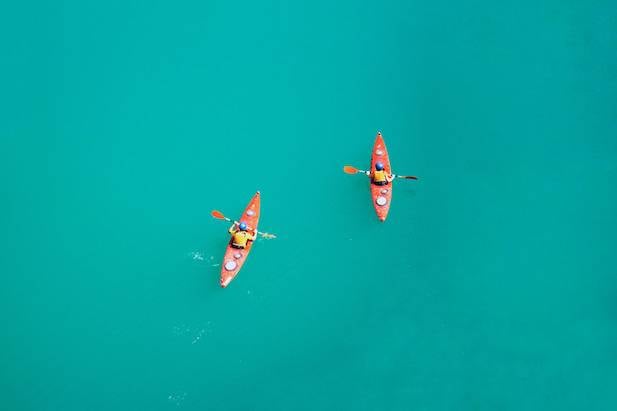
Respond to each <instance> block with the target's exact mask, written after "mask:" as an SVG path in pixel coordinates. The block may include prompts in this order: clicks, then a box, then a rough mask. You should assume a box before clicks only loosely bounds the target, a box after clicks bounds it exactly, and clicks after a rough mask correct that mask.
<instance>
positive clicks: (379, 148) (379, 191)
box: [369, 132, 392, 221]
mask: <svg viewBox="0 0 617 411" xmlns="http://www.w3.org/2000/svg"><path fill="white" fill-rule="evenodd" d="M378 161H381V162H382V163H383V165H384V170H385V171H386V173H388V174H392V169H391V168H390V157H389V156H388V150H387V149H386V143H385V142H384V141H383V136H382V135H381V132H378V133H377V138H375V145H374V146H373V153H372V154H371V168H370V170H371V172H373V171H374V170H375V163H377V162H378ZM369 184H370V185H371V198H372V199H373V206H374V207H375V212H377V217H378V218H379V220H381V221H386V217H388V211H390V202H391V201H392V182H390V183H389V184H387V185H385V186H378V185H375V184H373V181H372V180H369Z"/></svg>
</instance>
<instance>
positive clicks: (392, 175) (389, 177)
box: [386, 174, 396, 183]
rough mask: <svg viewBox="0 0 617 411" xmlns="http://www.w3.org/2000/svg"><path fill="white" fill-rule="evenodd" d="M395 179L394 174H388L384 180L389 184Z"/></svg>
mask: <svg viewBox="0 0 617 411" xmlns="http://www.w3.org/2000/svg"><path fill="white" fill-rule="evenodd" d="M395 178H396V174H390V175H389V176H386V180H387V181H388V183H391V182H392V180H394V179H395Z"/></svg>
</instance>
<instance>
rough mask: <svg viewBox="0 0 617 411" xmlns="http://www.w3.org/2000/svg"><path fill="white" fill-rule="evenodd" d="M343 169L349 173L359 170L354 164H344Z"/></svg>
mask: <svg viewBox="0 0 617 411" xmlns="http://www.w3.org/2000/svg"><path fill="white" fill-rule="evenodd" d="M343 171H344V172H346V173H347V174H356V173H357V172H358V169H357V168H355V167H352V166H344V167H343Z"/></svg>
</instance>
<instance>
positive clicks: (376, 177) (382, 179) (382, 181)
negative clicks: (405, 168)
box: [366, 161, 396, 186]
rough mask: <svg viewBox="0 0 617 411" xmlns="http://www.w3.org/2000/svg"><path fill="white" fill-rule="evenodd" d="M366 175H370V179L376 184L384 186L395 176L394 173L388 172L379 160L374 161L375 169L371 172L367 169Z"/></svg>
mask: <svg viewBox="0 0 617 411" xmlns="http://www.w3.org/2000/svg"><path fill="white" fill-rule="evenodd" d="M366 175H367V176H369V177H371V181H372V182H373V184H375V185H377V186H385V185H387V184H389V183H390V182H391V181H392V180H394V178H395V177H396V176H395V175H394V174H390V173H388V172H387V171H386V170H385V169H384V165H383V163H382V162H380V161H378V162H376V163H375V170H374V171H373V172H372V173H371V172H370V171H367V172H366Z"/></svg>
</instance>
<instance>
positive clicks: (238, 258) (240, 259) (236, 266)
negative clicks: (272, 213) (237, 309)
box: [221, 191, 260, 288]
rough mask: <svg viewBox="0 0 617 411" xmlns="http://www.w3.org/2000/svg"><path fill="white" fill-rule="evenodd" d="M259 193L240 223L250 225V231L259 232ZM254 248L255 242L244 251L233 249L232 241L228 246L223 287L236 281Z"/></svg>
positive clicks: (223, 267)
mask: <svg viewBox="0 0 617 411" xmlns="http://www.w3.org/2000/svg"><path fill="white" fill-rule="evenodd" d="M259 200H260V199H259V191H258V192H256V193H255V195H254V196H253V198H252V199H251V201H250V202H249V204H248V205H247V206H246V209H245V210H244V213H242V217H241V218H240V220H239V221H244V222H245V223H246V224H247V225H248V229H249V231H253V230H254V231H257V224H258V223H259ZM252 246H253V241H249V242H248V243H247V244H246V247H245V248H243V249H237V248H233V247H232V246H231V240H230V241H229V244H227V250H226V251H225V256H224V257H223V264H221V287H223V288H225V287H227V286H228V285H229V283H230V282H231V280H233V279H234V277H235V276H236V275H238V272H240V269H241V268H242V265H243V264H244V261H245V260H246V257H248V255H249V253H250V252H251V248H252Z"/></svg>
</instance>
